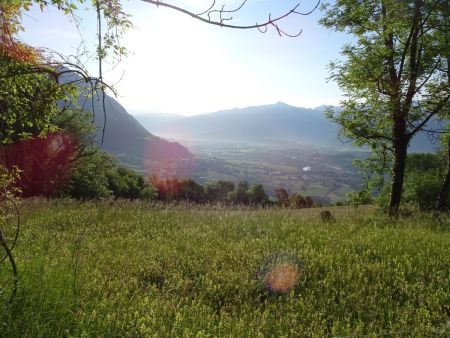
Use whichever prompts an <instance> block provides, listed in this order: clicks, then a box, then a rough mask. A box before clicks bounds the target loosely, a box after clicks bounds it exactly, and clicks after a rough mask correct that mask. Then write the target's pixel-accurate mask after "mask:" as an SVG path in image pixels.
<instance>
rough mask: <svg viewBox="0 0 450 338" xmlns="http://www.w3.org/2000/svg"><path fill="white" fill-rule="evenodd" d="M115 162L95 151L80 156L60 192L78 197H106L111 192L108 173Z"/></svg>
mask: <svg viewBox="0 0 450 338" xmlns="http://www.w3.org/2000/svg"><path fill="white" fill-rule="evenodd" d="M115 166H116V163H115V161H113V159H112V158H111V156H109V155H108V154H106V153H103V152H101V151H97V152H96V153H94V154H91V155H89V156H85V157H82V158H81V159H80V160H79V161H78V162H77V164H76V167H75V169H74V170H73V171H72V173H71V177H70V180H69V182H68V183H67V185H66V186H65V187H64V190H63V191H62V194H63V195H65V196H70V197H73V198H79V199H90V198H101V197H108V196H110V195H111V194H112V190H111V189H110V186H109V183H110V182H109V175H110V173H111V172H112V171H113V170H114V169H115Z"/></svg>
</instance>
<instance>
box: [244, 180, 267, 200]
mask: <svg viewBox="0 0 450 338" xmlns="http://www.w3.org/2000/svg"><path fill="white" fill-rule="evenodd" d="M248 199H249V202H250V204H254V205H264V204H266V203H267V202H268V201H269V196H267V194H266V192H265V191H264V187H263V186H262V185H261V184H255V185H252V186H251V187H250V189H249V190H248Z"/></svg>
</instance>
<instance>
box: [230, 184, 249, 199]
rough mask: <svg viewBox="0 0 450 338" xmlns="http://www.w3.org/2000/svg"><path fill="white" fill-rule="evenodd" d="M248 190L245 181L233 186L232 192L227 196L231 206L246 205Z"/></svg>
mask: <svg viewBox="0 0 450 338" xmlns="http://www.w3.org/2000/svg"><path fill="white" fill-rule="evenodd" d="M248 189H249V186H248V183H247V182H246V181H241V182H239V183H238V184H236V185H235V188H234V190H233V191H232V192H230V193H229V194H228V200H230V201H231V202H232V203H233V204H248V203H249V196H248Z"/></svg>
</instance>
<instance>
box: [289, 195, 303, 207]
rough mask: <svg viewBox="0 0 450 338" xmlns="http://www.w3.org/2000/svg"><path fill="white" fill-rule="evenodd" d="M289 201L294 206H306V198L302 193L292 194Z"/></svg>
mask: <svg viewBox="0 0 450 338" xmlns="http://www.w3.org/2000/svg"><path fill="white" fill-rule="evenodd" d="M289 202H290V205H291V207H292V208H298V209H302V208H306V207H307V204H306V199H305V198H304V197H303V196H302V195H300V194H292V195H291V197H289Z"/></svg>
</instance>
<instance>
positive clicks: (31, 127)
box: [0, 55, 74, 145]
mask: <svg viewBox="0 0 450 338" xmlns="http://www.w3.org/2000/svg"><path fill="white" fill-rule="evenodd" d="M73 94H74V88H73V87H72V86H70V85H60V84H58V83H57V82H56V81H55V79H54V78H52V77H51V76H50V75H49V74H48V73H44V72H43V73H40V72H33V66H32V65H30V64H26V63H23V62H18V61H15V60H14V59H11V58H8V57H5V56H1V55H0V111H1V114H0V126H1V128H0V145H1V144H11V143H14V142H17V141H20V140H24V139H28V138H31V137H44V136H45V135H46V134H48V133H50V132H54V131H56V130H57V127H56V125H55V124H54V119H55V117H56V116H57V115H58V113H59V112H60V111H61V108H60V107H58V105H57V101H58V100H68V97H69V95H73Z"/></svg>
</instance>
